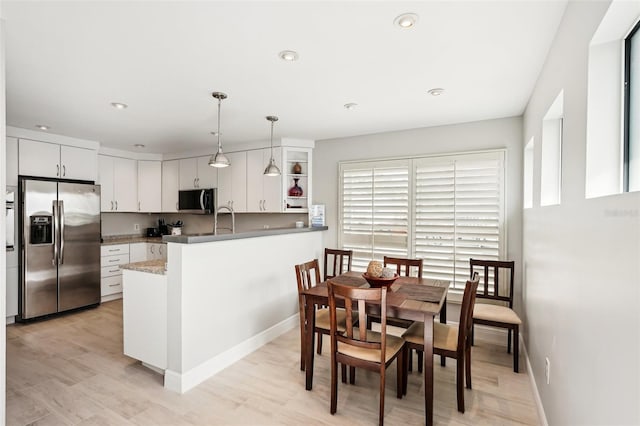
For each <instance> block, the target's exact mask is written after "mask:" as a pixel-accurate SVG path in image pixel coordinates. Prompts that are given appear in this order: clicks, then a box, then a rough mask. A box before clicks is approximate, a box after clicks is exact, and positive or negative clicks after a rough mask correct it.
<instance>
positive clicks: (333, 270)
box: [324, 248, 353, 281]
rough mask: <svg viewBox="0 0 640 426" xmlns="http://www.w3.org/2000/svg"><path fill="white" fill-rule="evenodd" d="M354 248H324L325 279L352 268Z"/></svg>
mask: <svg viewBox="0 0 640 426" xmlns="http://www.w3.org/2000/svg"><path fill="white" fill-rule="evenodd" d="M352 258H353V250H338V249H329V248H325V249H324V280H325V281H326V280H328V279H329V278H333V277H335V276H338V275H340V274H343V273H345V272H347V271H350V270H351V259H352Z"/></svg>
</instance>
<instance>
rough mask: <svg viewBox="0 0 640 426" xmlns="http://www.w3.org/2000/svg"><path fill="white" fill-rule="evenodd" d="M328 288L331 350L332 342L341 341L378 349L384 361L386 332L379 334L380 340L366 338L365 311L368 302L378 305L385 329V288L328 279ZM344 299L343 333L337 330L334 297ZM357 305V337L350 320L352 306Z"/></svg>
mask: <svg viewBox="0 0 640 426" xmlns="http://www.w3.org/2000/svg"><path fill="white" fill-rule="evenodd" d="M327 286H328V289H329V310H330V315H329V319H330V322H331V336H332V339H331V341H332V350H334V349H336V348H334V347H333V343H334V342H341V343H344V344H346V345H351V346H354V347H358V348H364V349H376V350H380V356H381V358H380V361H381V362H382V363H384V359H385V355H386V354H385V347H386V333H384V332H382V333H381V334H380V342H375V341H369V340H367V320H366V311H367V305H368V304H375V305H379V306H380V311H381V317H382V326H383V328H382V330H385V329H386V328H385V326H386V321H387V313H386V305H387V289H386V288H356V287H350V286H344V285H340V284H337V283H334V282H333V281H331V280H329V281H328V282H327ZM337 298H340V299H344V305H345V309H346V316H347V321H346V324H345V325H346V327H345V328H346V331H345V332H344V333H340V332H338V324H337V321H336V307H337V303H336V299H337ZM354 304H355V306H357V309H358V338H357V339H356V338H355V337H354V332H353V321H351V320H350V316H351V312H352V309H353V306H354Z"/></svg>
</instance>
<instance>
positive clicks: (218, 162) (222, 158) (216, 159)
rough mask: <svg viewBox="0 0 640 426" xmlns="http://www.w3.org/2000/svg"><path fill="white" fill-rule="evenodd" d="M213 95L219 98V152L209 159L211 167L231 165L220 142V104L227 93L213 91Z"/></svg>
mask: <svg viewBox="0 0 640 426" xmlns="http://www.w3.org/2000/svg"><path fill="white" fill-rule="evenodd" d="M211 96H213V97H214V98H216V99H217V100H218V132H217V136H218V152H216V153H215V154H214V155H212V156H211V158H210V159H209V165H210V166H211V167H229V166H230V165H231V163H230V162H229V159H228V158H227V156H226V155H224V153H223V152H222V143H221V142H220V105H221V103H222V100H223V99H227V95H226V94H225V93H222V92H213V93H212V94H211Z"/></svg>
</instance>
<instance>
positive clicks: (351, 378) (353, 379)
mask: <svg viewBox="0 0 640 426" xmlns="http://www.w3.org/2000/svg"><path fill="white" fill-rule="evenodd" d="M349 383H351V384H352V385H355V384H356V368H355V367H349Z"/></svg>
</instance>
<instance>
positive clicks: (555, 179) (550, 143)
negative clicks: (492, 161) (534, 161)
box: [540, 92, 564, 206]
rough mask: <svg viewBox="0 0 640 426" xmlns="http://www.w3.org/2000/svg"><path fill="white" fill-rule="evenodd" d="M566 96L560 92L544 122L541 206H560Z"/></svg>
mask: <svg viewBox="0 0 640 426" xmlns="http://www.w3.org/2000/svg"><path fill="white" fill-rule="evenodd" d="M563 115H564V95H563V92H560V94H559V95H558V97H556V99H555V100H554V101H553V104H551V106H550V107H549V110H548V111H547V114H546V115H545V116H544V120H543V121H542V163H541V174H542V176H541V182H540V205H542V206H550V205H554V204H560V196H561V193H562V120H563Z"/></svg>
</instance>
